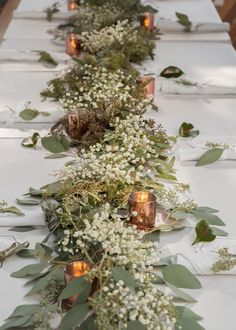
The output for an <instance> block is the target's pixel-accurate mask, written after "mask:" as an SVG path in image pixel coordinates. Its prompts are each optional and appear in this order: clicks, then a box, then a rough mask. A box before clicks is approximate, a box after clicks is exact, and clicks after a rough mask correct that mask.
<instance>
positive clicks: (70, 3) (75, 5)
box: [67, 0, 79, 10]
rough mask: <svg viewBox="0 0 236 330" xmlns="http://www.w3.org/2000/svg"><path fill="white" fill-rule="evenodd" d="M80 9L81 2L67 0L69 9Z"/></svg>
mask: <svg viewBox="0 0 236 330" xmlns="http://www.w3.org/2000/svg"><path fill="white" fill-rule="evenodd" d="M78 8H79V1H76V0H67V9H68V10H76V9H78Z"/></svg>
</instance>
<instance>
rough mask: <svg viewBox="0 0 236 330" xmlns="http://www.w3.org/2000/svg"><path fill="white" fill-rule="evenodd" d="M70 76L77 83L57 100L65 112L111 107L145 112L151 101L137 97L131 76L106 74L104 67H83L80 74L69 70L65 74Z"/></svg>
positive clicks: (88, 65)
mask: <svg viewBox="0 0 236 330" xmlns="http://www.w3.org/2000/svg"><path fill="white" fill-rule="evenodd" d="M70 73H71V74H72V76H73V79H74V80H75V82H76V84H74V86H73V89H71V86H68V87H67V86H65V87H66V89H68V90H67V91H66V92H65V94H64V95H63V96H62V98H61V99H60V102H61V103H62V104H63V107H64V108H65V109H66V110H67V111H73V110H77V109H78V108H80V107H83V108H89V109H97V108H99V107H101V109H103V108H104V107H106V106H109V105H110V104H113V105H114V106H117V107H119V108H121V107H123V108H124V110H127V111H130V112H132V111H133V112H136V113H144V112H145V111H147V110H148V109H149V107H150V104H151V100H150V99H149V98H146V97H145V96H143V97H142V98H140V97H139V98H137V95H136V88H137V86H136V83H135V82H134V79H133V77H131V76H130V75H127V74H125V73H124V72H123V71H122V70H117V71H114V72H111V71H108V70H107V69H106V68H104V67H97V66H92V65H90V64H85V65H84V71H83V73H80V74H78V75H76V72H74V68H73V67H72V68H71V69H70V71H67V74H68V75H69V74H70Z"/></svg>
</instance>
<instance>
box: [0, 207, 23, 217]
mask: <svg viewBox="0 0 236 330" xmlns="http://www.w3.org/2000/svg"><path fill="white" fill-rule="evenodd" d="M0 213H14V214H16V215H25V214H24V213H23V212H22V211H21V210H19V209H18V208H17V207H16V206H10V207H4V208H0Z"/></svg>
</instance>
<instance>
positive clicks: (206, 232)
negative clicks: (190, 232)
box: [192, 220, 216, 245]
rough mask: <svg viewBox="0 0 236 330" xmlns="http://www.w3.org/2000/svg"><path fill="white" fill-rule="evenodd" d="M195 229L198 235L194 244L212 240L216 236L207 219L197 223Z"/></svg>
mask: <svg viewBox="0 0 236 330" xmlns="http://www.w3.org/2000/svg"><path fill="white" fill-rule="evenodd" d="M195 231H196V235H197V237H196V238H195V241H194V242H193V244H192V245H194V244H196V243H199V242H212V241H214V239H215V238H216V235H215V234H214V233H213V230H212V228H211V227H210V226H209V225H208V224H207V222H206V221H205V220H201V221H199V222H198V223H197V225H196V228H195Z"/></svg>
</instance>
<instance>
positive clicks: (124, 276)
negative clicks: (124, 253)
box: [112, 267, 138, 287]
mask: <svg viewBox="0 0 236 330" xmlns="http://www.w3.org/2000/svg"><path fill="white" fill-rule="evenodd" d="M112 276H113V278H114V280H115V281H116V282H119V281H123V282H124V284H125V285H126V286H127V287H138V283H137V282H136V281H135V279H134V278H133V275H132V274H131V273H130V272H128V271H127V270H125V269H123V268H119V267H116V268H112Z"/></svg>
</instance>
